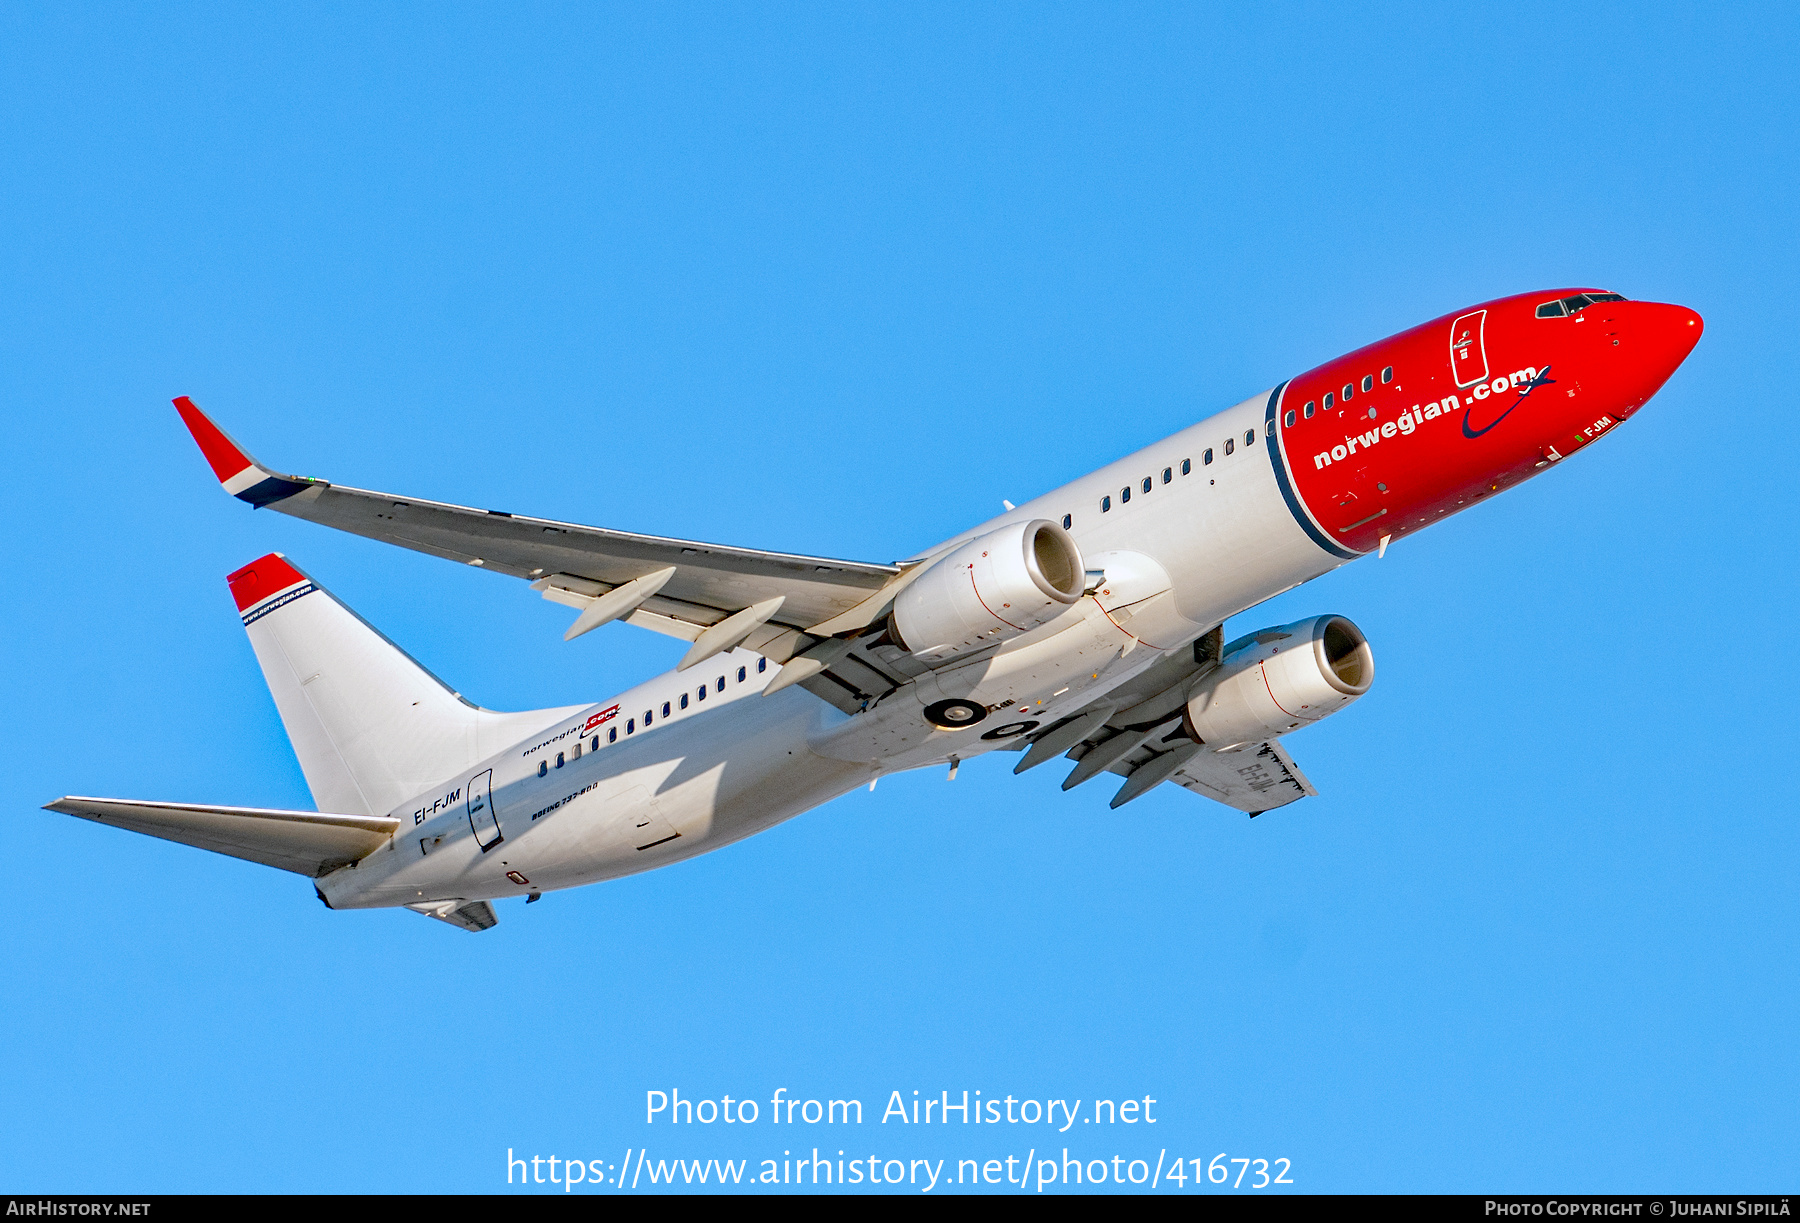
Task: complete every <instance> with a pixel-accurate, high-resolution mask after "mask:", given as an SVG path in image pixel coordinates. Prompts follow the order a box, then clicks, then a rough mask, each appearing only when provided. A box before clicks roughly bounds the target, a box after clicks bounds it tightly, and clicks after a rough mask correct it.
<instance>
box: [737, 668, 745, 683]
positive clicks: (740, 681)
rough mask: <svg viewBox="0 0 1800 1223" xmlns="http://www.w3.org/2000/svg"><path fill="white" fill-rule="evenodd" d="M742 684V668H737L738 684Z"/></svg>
mask: <svg viewBox="0 0 1800 1223" xmlns="http://www.w3.org/2000/svg"><path fill="white" fill-rule="evenodd" d="M743 682H744V669H743V668H742V667H739V668H738V683H740V684H741V683H743Z"/></svg>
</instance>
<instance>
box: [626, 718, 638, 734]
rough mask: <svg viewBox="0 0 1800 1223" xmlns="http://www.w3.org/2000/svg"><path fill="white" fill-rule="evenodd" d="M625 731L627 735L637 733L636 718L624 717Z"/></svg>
mask: <svg viewBox="0 0 1800 1223" xmlns="http://www.w3.org/2000/svg"><path fill="white" fill-rule="evenodd" d="M625 733H626V734H628V735H632V734H636V733H637V719H636V718H626V719H625Z"/></svg>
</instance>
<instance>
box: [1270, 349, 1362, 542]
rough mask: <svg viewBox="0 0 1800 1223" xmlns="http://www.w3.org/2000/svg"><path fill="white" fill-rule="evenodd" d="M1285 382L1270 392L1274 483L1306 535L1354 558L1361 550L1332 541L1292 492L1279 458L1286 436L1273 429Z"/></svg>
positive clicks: (1277, 424)
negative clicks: (1350, 548) (1354, 550)
mask: <svg viewBox="0 0 1800 1223" xmlns="http://www.w3.org/2000/svg"><path fill="white" fill-rule="evenodd" d="M1290 381H1291V379H1290ZM1287 385H1288V384H1287V383H1286V382H1284V383H1282V384H1281V385H1280V386H1278V387H1276V388H1275V389H1274V390H1272V391H1270V392H1269V410H1268V413H1267V420H1268V428H1267V430H1266V432H1267V433H1268V450H1269V462H1270V464H1271V465H1272V466H1273V467H1274V468H1275V484H1276V486H1277V487H1278V488H1280V489H1281V499H1282V500H1283V501H1285V502H1287V507H1288V513H1290V514H1292V515H1293V516H1294V521H1295V522H1297V523H1299V524H1300V529H1301V530H1303V531H1305V532H1306V534H1307V537H1308V538H1309V539H1311V540H1312V541H1313V542H1314V543H1315V544H1318V545H1319V547H1321V548H1323V549H1325V551H1327V552H1329V553H1331V555H1333V556H1335V557H1337V558H1338V559H1339V560H1346V561H1353V560H1355V559H1356V558H1357V557H1359V556H1361V555H1362V553H1360V552H1352V551H1350V550H1349V549H1348V548H1345V547H1342V546H1341V545H1339V544H1335V543H1333V542H1332V541H1331V539H1330V538H1329V537H1327V536H1326V534H1325V533H1324V532H1323V531H1321V530H1319V527H1318V524H1317V523H1315V522H1314V521H1313V520H1312V515H1311V514H1308V513H1307V512H1306V509H1305V507H1304V506H1302V505H1301V504H1300V498H1299V497H1298V496H1297V495H1296V494H1295V492H1294V484H1293V481H1292V480H1290V479H1288V470H1287V464H1286V463H1283V462H1282V461H1281V444H1282V442H1283V441H1284V440H1285V436H1283V437H1278V436H1277V435H1276V430H1278V429H1280V428H1281V427H1282V426H1281V421H1280V419H1279V415H1280V412H1281V392H1283V391H1285V390H1286V389H1287Z"/></svg>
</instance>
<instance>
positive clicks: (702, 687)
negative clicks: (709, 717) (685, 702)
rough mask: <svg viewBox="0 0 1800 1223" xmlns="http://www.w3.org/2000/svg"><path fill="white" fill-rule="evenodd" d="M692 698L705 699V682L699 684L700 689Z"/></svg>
mask: <svg viewBox="0 0 1800 1223" xmlns="http://www.w3.org/2000/svg"><path fill="white" fill-rule="evenodd" d="M694 699H695V700H700V701H704V700H705V699H706V685H705V684H701V685H700V691H699V692H698V693H697V694H696V695H695V698H694Z"/></svg>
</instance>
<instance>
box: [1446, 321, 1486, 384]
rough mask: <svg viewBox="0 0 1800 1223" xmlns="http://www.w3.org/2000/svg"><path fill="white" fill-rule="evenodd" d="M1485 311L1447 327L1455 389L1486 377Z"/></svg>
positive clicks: (1481, 380) (1483, 380) (1482, 380)
mask: <svg viewBox="0 0 1800 1223" xmlns="http://www.w3.org/2000/svg"><path fill="white" fill-rule="evenodd" d="M1486 328H1487V311H1486V310H1475V311H1471V312H1470V313H1468V314H1464V315H1461V316H1459V317H1458V318H1457V320H1456V321H1455V322H1454V323H1451V324H1450V370H1451V372H1452V373H1454V374H1455V375H1456V385H1457V386H1474V385H1475V384H1476V383H1477V382H1485V381H1486V380H1487V376H1488V362H1487V337H1486V336H1485V335H1484V334H1483V333H1484V332H1485V330H1486Z"/></svg>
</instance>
